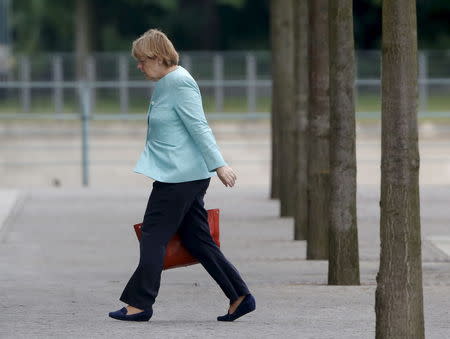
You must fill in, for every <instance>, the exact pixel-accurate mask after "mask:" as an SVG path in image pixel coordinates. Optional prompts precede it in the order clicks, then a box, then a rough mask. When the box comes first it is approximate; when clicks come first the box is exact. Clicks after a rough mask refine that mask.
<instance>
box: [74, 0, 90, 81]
mask: <svg viewBox="0 0 450 339" xmlns="http://www.w3.org/2000/svg"><path fill="white" fill-rule="evenodd" d="M91 25H92V4H91V1H89V0H76V9H75V54H76V74H77V79H78V80H85V79H86V78H87V69H86V57H87V56H88V55H89V53H90V52H91V49H92V29H91Z"/></svg>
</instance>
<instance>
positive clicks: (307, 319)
mask: <svg viewBox="0 0 450 339" xmlns="http://www.w3.org/2000/svg"><path fill="white" fill-rule="evenodd" d="M149 189H150V181H149V182H148V186H147V188H146V189H145V190H144V189H132V190H123V189H121V190H112V189H71V190H67V189H63V190H62V189H34V190H31V191H25V192H22V193H23V195H24V196H25V198H24V200H23V201H22V203H21V208H20V209H18V210H17V211H16V213H15V215H13V216H12V217H10V218H9V219H8V222H7V225H6V229H7V230H8V231H7V232H6V233H4V234H3V239H2V242H1V243H0V272H2V274H1V276H0V288H1V291H2V293H1V294H0V306H1V313H0V337H1V338H50V337H52V338H53V337H55V338H63V337H64V338H125V337H127V338H137V337H142V336H145V337H149V338H213V337H214V338H228V337H233V338H373V337H374V326H375V314H374V293H375V287H376V286H375V275H376V272H377V270H378V250H379V241H378V227H379V225H378V207H377V206H378V204H377V201H378V190H377V188H376V187H375V186H364V185H362V186H360V187H359V193H358V203H359V242H360V253H361V286H352V287H348V286H347V287H340V286H327V285H326V279H327V263H326V262H325V261H307V260H305V249H306V247H305V245H306V244H305V242H304V241H292V227H293V221H292V219H290V218H278V217H277V215H278V208H279V206H278V203H277V202H275V201H271V200H269V199H268V198H267V197H268V190H267V187H264V186H263V185H262V186H261V187H259V188H258V187H253V186H251V185H250V186H245V185H243V184H242V185H241V186H239V184H238V185H237V186H236V187H234V188H232V189H229V188H225V187H223V186H221V184H220V183H219V181H218V179H217V178H216V179H214V180H213V183H212V184H211V187H210V189H209V191H208V194H207V196H206V204H207V207H208V208H216V207H219V208H220V209H221V240H222V250H223V252H224V253H225V255H226V256H227V257H228V258H229V259H230V260H231V261H232V262H233V263H234V264H235V265H236V267H237V268H238V269H239V270H240V272H241V273H242V275H243V277H244V278H245V280H246V281H247V282H248V285H249V287H250V288H251V290H252V292H253V293H254V295H255V297H256V300H257V310H256V311H255V312H253V313H251V314H249V315H247V316H245V317H243V318H241V319H239V320H237V321H236V322H234V323H225V324H224V323H219V322H217V321H216V316H217V315H220V314H224V313H225V312H226V308H227V300H226V298H225V296H224V295H223V294H222V292H221V290H220V289H219V288H218V286H217V285H216V284H215V282H214V281H213V280H212V279H211V278H210V277H209V276H208V274H207V273H206V271H205V270H204V269H203V268H202V267H201V266H200V265H194V266H190V267H186V268H178V269H173V270H168V271H164V273H163V276H162V281H161V290H160V294H159V296H158V298H157V301H156V303H155V305H154V311H155V313H154V316H153V317H152V319H151V321H150V322H148V323H126V322H120V321H116V320H113V319H110V318H109V317H108V316H107V313H108V312H109V311H112V310H116V309H118V308H120V307H122V306H123V304H122V303H121V302H120V301H119V300H118V297H119V296H120V293H121V291H122V289H123V287H124V285H125V283H126V282H127V281H128V278H129V277H130V275H131V274H132V272H133V271H134V269H135V267H136V265H137V261H138V245H137V240H136V238H135V235H134V233H133V231H132V227H131V225H132V224H133V223H135V222H136V221H139V219H140V218H141V217H142V213H143V209H144V208H145V203H146V199H147V193H148V192H149ZM449 196H450V187H440V188H439V189H437V190H436V189H435V188H434V187H428V186H425V187H423V188H422V202H423V208H422V225H423V238H424V246H423V260H424V296H425V297H424V298H425V321H426V322H425V324H426V334H427V338H448V337H450V325H449V322H448V319H449V312H448V310H449V309H450V298H449V297H448V296H449V293H450V263H449V261H450V259H449V257H448V256H447V255H446V254H445V252H443V251H441V250H440V249H439V248H437V247H436V246H435V245H434V244H433V243H432V242H430V241H429V240H427V237H430V236H440V235H446V234H448V233H449V232H448V220H450V210H449V209H448V200H449V199H448V197H449Z"/></svg>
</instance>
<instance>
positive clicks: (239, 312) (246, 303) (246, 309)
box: [217, 294, 256, 321]
mask: <svg viewBox="0 0 450 339" xmlns="http://www.w3.org/2000/svg"><path fill="white" fill-rule="evenodd" d="M255 309H256V301H255V298H254V297H253V296H252V295H251V294H247V295H246V296H245V298H244V300H242V301H241V303H240V304H239V306H238V307H237V308H236V310H235V311H234V312H233V313H231V314H230V313H227V314H225V315H222V316H219V317H217V320H218V321H234V320H236V319H237V318H240V317H242V316H243V315H244V314H247V313H250V312H251V311H254V310H255Z"/></svg>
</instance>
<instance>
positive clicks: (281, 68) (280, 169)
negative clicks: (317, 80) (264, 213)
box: [271, 0, 296, 217]
mask: <svg viewBox="0 0 450 339" xmlns="http://www.w3.org/2000/svg"><path fill="white" fill-rule="evenodd" d="M271 18H272V26H271V27H272V71H271V73H272V115H273V135H274V138H275V139H278V140H275V141H276V142H277V143H276V144H274V149H275V153H277V154H276V156H274V157H273V159H274V161H277V164H276V170H273V171H272V173H273V175H275V174H276V175H277V176H278V178H277V179H276V181H278V195H279V198H280V215H281V216H282V217H285V216H293V215H294V209H295V190H293V189H292V184H293V183H294V182H295V148H296V147H295V138H296V137H295V133H296V118H295V115H294V99H293V95H294V75H293V73H294V27H293V19H294V16H293V0H283V1H276V0H275V1H272V2H271ZM273 186H275V185H273ZM272 191H274V190H272Z"/></svg>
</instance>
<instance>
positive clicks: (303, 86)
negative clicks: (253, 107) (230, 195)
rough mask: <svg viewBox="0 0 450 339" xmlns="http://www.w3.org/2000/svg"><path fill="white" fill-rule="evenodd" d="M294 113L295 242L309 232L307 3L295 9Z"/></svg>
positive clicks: (300, 0)
mask: <svg viewBox="0 0 450 339" xmlns="http://www.w3.org/2000/svg"><path fill="white" fill-rule="evenodd" d="M294 16H295V20H294V40H295V41H294V45H295V53H294V59H295V60H294V70H295V71H294V75H295V114H296V116H297V153H296V157H297V173H296V178H297V180H296V185H297V187H296V189H295V193H296V197H295V198H296V200H295V201H296V205H295V215H294V216H295V225H294V239H295V240H306V236H307V232H308V148H307V144H306V142H307V132H308V131H307V128H308V0H295V7H294Z"/></svg>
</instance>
